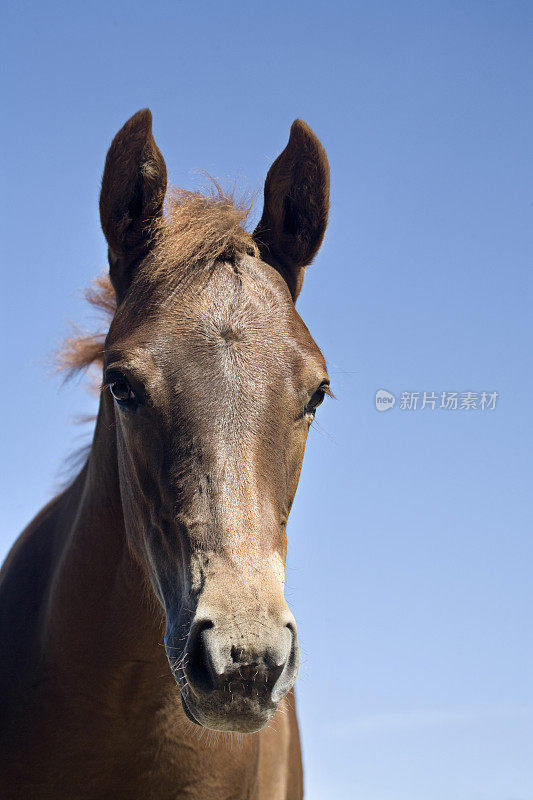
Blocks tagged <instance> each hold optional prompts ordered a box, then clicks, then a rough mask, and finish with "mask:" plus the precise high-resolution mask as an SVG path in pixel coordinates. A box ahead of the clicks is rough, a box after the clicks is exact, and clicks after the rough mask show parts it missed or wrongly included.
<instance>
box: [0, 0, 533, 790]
mask: <svg viewBox="0 0 533 800" xmlns="http://www.w3.org/2000/svg"><path fill="white" fill-rule="evenodd" d="M0 35H1V37H2V40H3V44H2V49H3V61H4V69H3V78H2V83H3V97H4V106H3V119H4V122H3V125H2V132H1V138H2V155H3V158H2V164H3V166H2V171H3V179H2V186H3V191H2V194H1V203H2V208H1V218H2V225H3V233H2V250H3V258H2V261H3V271H4V272H3V278H2V282H3V292H2V306H3V314H2V325H3V329H2V331H3V333H2V338H3V341H4V346H3V363H4V368H3V369H4V380H5V382H6V387H5V389H4V391H3V392H2V405H3V410H2V418H3V428H4V431H3V447H4V457H3V461H4V467H5V470H4V476H3V480H2V487H3V491H4V497H3V501H2V506H1V508H2V522H1V530H0V536H1V539H0V546H1V547H0V549H1V551H2V554H4V553H5V552H6V551H7V549H8V547H9V546H10V544H11V542H12V541H13V540H14V538H15V537H16V535H17V533H18V532H19V531H20V530H21V529H22V527H23V526H24V525H25V524H26V523H27V522H28V521H29V520H30V518H31V517H32V516H33V515H34V513H36V512H37V511H38V509H39V508H40V507H41V505H42V504H44V502H45V501H46V500H47V499H48V498H49V497H50V496H51V494H52V493H53V492H54V490H55V488H56V487H57V485H58V483H59V480H60V472H61V465H62V464H63V462H64V459H65V457H66V456H67V455H68V453H69V452H71V451H72V450H73V449H74V448H75V447H76V446H78V445H79V443H80V437H81V441H84V440H86V439H87V437H88V436H89V435H90V430H89V428H85V429H83V428H76V427H73V426H72V425H71V424H70V422H71V421H72V420H73V419H74V418H75V417H76V416H77V415H80V414H85V413H91V412H92V411H93V410H94V400H93V399H92V398H91V397H90V396H89V395H88V394H87V393H86V391H85V389H84V386H83V382H74V383H72V384H70V385H68V386H66V387H62V386H61V382H60V380H59V379H58V378H57V377H54V376H53V375H52V374H51V370H50V367H49V363H48V359H49V357H50V354H51V353H52V352H53V350H54V348H55V347H56V346H57V345H58V343H59V341H60V340H61V338H62V336H64V335H65V334H66V333H67V332H68V330H69V328H68V322H67V320H68V319H71V320H73V321H76V322H81V323H86V324H90V323H91V322H92V318H91V314H90V312H88V311H87V310H86V308H85V305H84V302H83V299H82V289H83V287H84V286H85V285H86V284H88V282H89V281H90V280H91V279H92V277H93V276H95V275H96V274H97V273H98V272H99V271H101V270H102V269H103V268H104V267H105V263H106V258H105V255H106V248H105V244H104V239H103V236H102V234H101V232H100V229H99V220H98V193H99V181H100V178H101V173H102V168H103V164H104V158H105V154H106V150H107V147H108V145H109V143H110V141H111V138H112V136H113V135H114V134H115V132H116V131H117V130H118V129H119V127H120V126H121V125H122V124H123V123H124V122H125V120H126V119H127V118H128V117H129V116H130V115H131V114H133V113H134V112H135V111H137V110H138V109H139V108H142V107H144V106H149V107H150V108H151V109H152V112H153V115H154V133H155V136H156V139H157V142H158V144H159V147H160V149H161V151H162V152H163V154H164V156H165V158H166V161H167V166H168V168H169V175H170V179H171V181H172V182H173V183H175V184H179V185H184V186H186V187H189V188H191V187H194V186H196V185H198V180H197V177H196V176H195V174H194V172H193V171H194V170H197V169H206V170H208V171H209V172H211V173H212V174H214V175H216V176H218V177H219V178H220V179H221V180H222V181H226V182H232V181H233V179H234V178H235V177H238V179H239V182H240V185H242V186H243V187H244V186H248V187H250V188H251V189H252V190H253V191H257V192H258V195H259V196H260V192H261V189H262V183H263V180H264V176H265V174H266V171H267V169H268V167H269V165H270V163H271V161H272V160H273V159H274V158H275V156H276V155H277V154H278V153H279V152H280V150H281V149H282V148H283V147H284V145H285V143H286V140H287V136H288V132H289V127H290V124H291V122H292V120H293V119H294V118H295V117H302V118H303V119H305V120H306V121H307V122H308V123H309V124H310V125H311V126H312V127H313V128H314V130H315V131H316V133H317V134H318V135H319V137H320V138H321V139H322V141H323V143H324V145H325V147H326V149H327V152H328V155H329V159H330V163H331V169H332V208H331V223H330V226H329V230H328V233H327V236H326V241H325V243H324V246H323V248H322V250H321V253H320V255H319V257H318V258H317V259H316V261H315V263H314V264H313V266H312V267H311V268H310V270H309V272H308V274H307V277H306V281H305V286H304V290H303V293H302V296H301V299H300V301H299V303H298V306H299V311H300V313H301V315H302V316H303V318H304V320H305V321H306V322H307V324H308V326H309V328H310V330H311V332H312V333H313V335H314V336H315V338H316V340H317V341H318V343H319V344H320V345H321V347H322V348H323V351H324V353H325V355H326V358H327V360H328V364H329V368H330V373H331V378H332V384H333V388H334V391H335V393H336V395H337V398H338V399H337V400H336V401H329V400H327V401H326V402H325V403H324V406H323V407H322V408H321V409H320V413H319V415H318V416H317V423H316V425H315V428H314V430H312V431H311V434H310V438H309V444H308V451H307V455H306V460H305V464H304V469H303V473H302V478H301V481H300V488H299V492H298V494H297V499H296V502H295V506H294V509H293V512H292V516H291V520H290V524H289V543H290V549H289V560H288V569H287V583H288V591H287V595H288V599H289V602H290V603H291V606H292V608H293V610H294V612H295V615H296V618H297V621H298V625H299V633H300V640H301V643H302V652H303V656H302V666H301V670H300V676H299V678H298V682H297V689H298V701H299V708H300V719H301V727H302V734H303V744H304V758H305V768H306V781H307V800H330V798H331V800H531V798H533V761H532V758H531V754H532V745H533V686H532V678H531V675H532V671H533V670H532V661H533V637H532V633H533V632H532V623H531V620H532V616H533V615H532V608H531V607H532V600H533V597H532V594H533V592H532V587H531V572H532V558H533V547H532V537H531V533H532V527H533V526H532V513H531V511H532V503H531V479H532V477H533V476H532V472H533V470H532V463H531V459H532V452H533V441H532V438H533V437H532V408H533V401H532V398H533V381H532V377H531V324H530V319H531V314H532V293H531V277H530V276H531V267H532V263H531V262H532V249H533V248H532V211H533V174H532V172H533V170H532V164H533V159H532V155H533V154H532V142H533V103H532V99H533V98H532V84H531V78H532V69H533V46H532V41H533V5H532V4H531V3H529V2H512V1H511V2H488V0H487V2H473V1H472V0H470V1H469V2H468V3H465V2H456V1H455V0H452V1H450V2H434V1H433V2H428V1H427V0H426V1H425V2H402V3H398V2H372V3H370V2H368V3H361V2H353V1H352V2H329V3H326V2H321V3H318V2H314V0H307V2H305V3H304V2H301V0H296V2H292V3H282V2H278V1H277V0H275V1H274V2H270V3H254V2H250V1H248V2H242V3H238V2H224V3H220V2H217V3H215V2H206V1H200V2H196V3H192V2H188V3H181V2H158V1H157V0H156V1H155V2H151V3H147V2H144V3H140V2H137V0H130V2H127V3H126V2H105V3H104V2H84V3H80V2H72V0H70V2H63V3H51V2H42V1H41V2H39V3H37V2H12V3H9V4H7V3H5V4H4V8H3V12H2V30H1V34H0ZM259 210H260V198H259ZM378 389H386V390H388V391H390V392H391V393H393V394H394V395H395V396H396V397H397V402H396V405H395V407H394V408H392V409H390V410H389V411H387V412H385V413H378V411H377V410H376V408H375V403H374V396H375V392H376V390H378ZM404 391H409V392H420V393H421V394H420V399H419V404H420V402H421V400H422V393H423V392H424V391H426V392H435V393H436V394H437V395H438V396H439V401H438V403H437V405H439V404H440V393H441V392H443V391H444V392H452V391H457V392H466V391H470V392H477V393H478V402H479V400H480V393H481V392H483V391H486V392H497V393H498V398H497V403H496V407H495V408H494V409H493V410H491V409H485V410H481V409H480V408H479V407H478V408H475V409H471V410H465V409H461V408H458V409H456V410H453V409H448V410H443V409H439V408H435V410H432V409H431V407H430V406H427V407H426V408H424V409H423V410H422V409H421V408H420V405H419V407H418V408H417V409H416V410H414V409H413V410H408V409H402V408H401V407H400V397H401V393H402V392H404Z"/></svg>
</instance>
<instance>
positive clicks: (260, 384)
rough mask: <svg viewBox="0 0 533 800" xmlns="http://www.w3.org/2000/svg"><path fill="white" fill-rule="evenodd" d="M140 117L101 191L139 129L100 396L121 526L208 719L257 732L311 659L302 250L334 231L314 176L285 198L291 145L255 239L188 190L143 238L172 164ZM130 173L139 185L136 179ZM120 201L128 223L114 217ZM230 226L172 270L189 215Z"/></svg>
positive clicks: (108, 228) (213, 225)
mask: <svg viewBox="0 0 533 800" xmlns="http://www.w3.org/2000/svg"><path fill="white" fill-rule="evenodd" d="M137 116H138V115H137ZM134 120H135V117H134V118H133V120H131V121H130V122H129V123H127V125H126V126H125V129H123V131H122V132H121V133H119V134H118V137H119V139H120V137H121V136H122V139H121V140H120V141H119V142H118V143H117V141H116V140H115V142H114V143H113V145H112V147H111V149H110V153H109V154H108V163H107V164H106V173H105V174H104V181H103V189H102V192H103V194H104V192H106V191H107V192H108V193H109V192H110V191H111V190H110V189H109V187H110V186H111V187H113V186H114V183H115V182H116V179H117V176H116V175H113V174H108V173H109V172H111V173H113V170H116V168H117V165H116V163H115V160H116V158H117V155H116V154H117V153H118V154H120V153H121V152H122V151H123V150H124V149H125V150H126V151H127V152H128V147H130V149H131V148H132V147H133V148H134V147H135V146H138V142H139V140H141V141H142V142H144V144H143V146H142V147H140V150H139V153H140V156H139V157H140V158H141V162H142V158H145V163H144V166H142V165H141V166H142V169H141V170H140V175H141V178H142V176H148V177H149V179H150V181H151V184H150V185H148V186H144V187H143V191H142V192H141V193H140V199H138V200H137V201H136V202H135V203H134V202H132V201H131V198H130V201H129V202H128V203H125V202H124V201H123V200H121V202H120V203H119V204H118V206H117V204H116V203H115V206H116V207H115V206H113V204H112V203H111V202H110V201H109V200H105V201H104V202H103V203H102V202H101V209H103V210H102V223H103V227H104V231H105V232H106V236H107V238H108V242H109V244H110V266H111V278H112V281H113V284H114V286H115V289H116V293H117V301H118V308H117V311H116V314H115V317H114V319H113V322H112V324H111V328H110V331H109V334H108V337H107V341H106V347H105V372H104V383H105V386H106V387H108V391H107V389H106V392H107V395H106V398H105V402H106V403H108V404H113V410H112V411H111V413H112V414H113V415H114V420H115V429H116V441H117V459H118V467H119V477H120V488H121V496H122V505H123V512H124V521H125V527H126V533H127V536H128V540H129V545H130V549H131V551H132V552H133V553H134V554H135V556H136V558H137V560H138V561H139V563H140V564H141V565H142V566H143V568H144V569H145V570H146V573H147V575H148V577H149V579H150V583H151V585H152V587H153V589H154V592H155V594H156V596H157V598H158V599H159V601H160V603H161V605H162V606H163V608H164V611H165V617H166V630H165V647H166V651H167V656H168V659H169V662H170V666H171V669H172V671H173V674H174V676H175V678H176V681H177V682H178V685H179V687H180V691H181V697H182V700H183V705H184V709H185V711H186V713H187V715H188V716H189V718H190V719H191V720H193V721H195V722H198V723H199V724H202V725H204V726H206V727H208V728H212V729H216V730H232V731H241V732H252V731H255V730H259V729H260V728H261V727H263V725H264V724H265V723H266V722H267V721H268V719H269V718H270V717H271V716H272V714H273V713H274V711H275V709H276V707H277V705H278V703H279V702H280V700H281V699H282V697H283V696H284V695H285V694H286V693H287V692H288V691H289V689H290V688H291V687H292V685H293V683H294V680H295V677H296V672H297V668H298V644H297V633H296V625H295V621H294V618H293V616H292V614H291V613H290V611H289V609H288V607H287V604H286V602H285V599H284V596H283V584H284V571H285V558H286V547H287V542H286V531H285V528H286V522H287V517H288V514H289V510H290V507H291V504H292V501H293V498H294V494H295V491H296V487H297V483H298V478H299V473H300V468H301V464H302V459H303V453H304V448H305V441H306V437H307V433H308V430H309V426H310V424H311V422H312V420H313V417H314V414H315V411H316V408H317V406H318V405H319V404H320V402H321V400H322V399H323V397H324V394H326V393H328V383H329V381H328V378H327V373H326V367H325V363H324V359H323V357H322V355H321V353H320V351H319V349H318V347H317V346H316V344H315V343H314V341H313V339H312V338H311V336H310V334H309V332H308V331H307V328H306V327H305V325H304V324H303V322H302V320H301V319H300V317H299V316H298V314H297V312H296V309H295V307H294V299H295V297H296V295H297V293H298V291H299V288H300V286H301V278H302V274H303V267H302V266H301V264H303V263H308V262H309V260H310V258H312V255H313V254H314V252H315V251H316V249H317V247H318V244H319V243H320V241H319V240H320V239H321V237H322V235H323V229H322V231H321V232H320V230H318V231H317V230H315V228H316V208H315V206H314V205H313V203H311V205H312V206H313V208H312V209H311V210H310V211H309V213H307V214H306V213H305V209H306V203H305V198H306V197H308V194H309V187H311V190H312V186H313V181H311V182H310V183H309V181H308V186H307V189H306V192H307V194H306V192H304V193H303V194H302V196H301V197H300V201H299V202H297V203H296V205H295V202H296V201H295V200H294V198H295V197H296V198H298V192H297V191H296V190H293V191H292V194H291V197H292V199H291V201H290V203H288V202H285V201H283V197H282V196H281V194H280V192H281V189H280V187H279V185H278V184H279V183H280V181H279V180H278V179H277V177H276V175H277V169H278V168H276V164H278V162H280V159H281V164H278V167H279V169H280V170H281V172H280V175H281V176H282V178H283V181H286V176H287V169H288V166H289V167H290V165H291V164H292V163H293V160H294V155H291V157H290V158H289V159H288V161H287V158H285V160H283V158H284V154H282V156H280V158H279V159H278V161H277V162H276V163H275V164H274V166H273V168H272V169H271V171H270V173H269V177H268V178H267V184H266V187H265V211H264V213H263V218H262V220H261V222H260V225H259V227H258V229H257V230H258V231H260V233H261V235H260V236H259V235H258V234H257V231H256V244H254V243H253V242H252V239H251V237H250V236H249V235H248V234H246V235H244V234H243V235H244V238H242V236H241V234H242V233H243V232H242V231H241V233H238V232H237V228H235V226H234V224H233V223H230V222H229V221H228V219H226V222H225V223H222V222H221V217H222V216H224V214H226V216H227V214H228V207H227V206H224V204H222V205H221V204H220V202H219V203H218V204H217V203H213V204H211V205H209V204H208V205H206V207H205V208H203V209H202V210H201V213H200V214H199V215H198V213H197V211H198V209H197V207H196V206H195V207H194V208H193V205H194V203H193V204H192V205H191V203H189V204H188V203H187V202H183V201H182V203H181V205H180V206H179V208H177V210H175V213H176V218H177V219H178V223H179V224H177V227H176V226H175V229H173V227H172V214H171V215H170V218H169V219H166V220H163V219H161V220H160V221H159V223H158V224H159V225H160V228H163V229H164V230H165V235H163V236H161V237H159V239H158V238H157V237H155V238H154V239H153V240H146V241H144V240H143V235H144V234H143V231H145V230H146V219H147V218H148V217H150V218H153V217H154V215H155V216H157V215H158V214H159V213H160V210H161V204H160V199H161V197H160V196H161V186H160V183H161V181H160V180H159V183H158V179H157V175H158V174H159V178H161V175H162V172H163V170H162V168H161V162H162V159H161V156H160V154H159V151H158V150H157V148H156V147H155V143H154V142H153V139H152V138H151V131H150V130H149V129H148V128H147V127H146V119H144V118H142V119H141V122H140V123H139V122H138V123H137V124H133V122H134ZM141 123H142V124H141ZM128 126H130V128H128ZM293 130H294V126H293ZM124 131H125V133H124ZM132 131H133V132H134V133H135V136H133V134H132ZM302 131H303V133H305V137H307V138H305V137H303V134H302ZM148 134H149V135H148ZM295 135H296V137H297V138H298V137H299V138H300V139H301V140H302V141H301V142H300V149H302V148H303V152H304V153H306V154H307V156H306V157H307V159H308V163H309V164H311V166H313V165H314V166H315V168H316V169H315V172H316V170H317V169H318V167H316V164H315V161H316V158H315V156H313V155H312V154H311V155H310V154H309V153H310V150H311V149H312V147H311V145H312V144H313V142H314V139H311V138H310V137H313V134H311V133H310V132H309V129H307V128H305V129H302V130H300V129H298V130H297V131H296V134H294V133H293V135H291V140H290V141H289V145H288V146H287V148H286V151H284V153H286V152H287V150H289V151H290V154H291V153H293V151H294V149H295V143H294V141H293V140H294V136H295ZM143 137H144V138H143ZM302 137H303V138H302ZM304 145H305V147H304ZM306 147H307V150H306ZM318 147H319V145H318ZM315 149H316V147H315ZM296 150H298V148H297V147H296ZM321 152H323V151H321ZM113 154H114V155H113ZM143 154H144V155H143ZM146 154H148V155H146ZM319 154H320V153H319ZM315 155H316V154H315ZM110 158H111V164H110V163H109V162H110ZM324 158H325V156H324ZM146 159H148V160H147V161H146ZM159 159H161V161H159ZM313 159H315V160H313ZM121 160H122V164H123V163H124V161H125V159H124V157H122V159H121ZM130 162H131V163H134V159H133V157H132V158H130V159H128V163H130ZM295 163H296V164H297V169H296V167H295V168H294V170H293V171H296V172H297V173H298V174H300V172H301V171H302V166H301V164H300V162H299V161H298V160H297V159H296V162H295ZM163 164H164V162H163ZM326 164H327V162H326ZM275 168H276V169H275ZM273 170H274V172H273ZM302 174H305V175H307V177H309V169H308V170H307V171H305V170H304V171H303V173H302ZM106 176H107V177H106ZM154 176H155V177H154ZM143 179H144V178H143ZM122 183H123V185H129V186H131V187H133V189H134V191H137V188H136V187H137V186H138V181H137V182H135V181H134V180H133V179H130V180H127V181H126V180H123V181H122ZM291 185H292V184H291ZM296 185H297V187H300V183H298V181H297V182H296ZM154 186H155V189H154ZM106 187H107V188H106ZM281 188H283V190H284V191H288V189H287V187H286V186H285V187H281ZM293 188H294V187H293ZM289 189H290V186H289ZM111 194H112V192H111ZM315 194H316V193H315ZM318 194H320V192H318ZM280 197H281V200H280ZM302 198H303V199H302ZM308 199H309V198H308ZM189 200H191V198H189ZM113 202H114V201H113ZM191 202H192V201H191ZM314 202H315V205H316V197H314ZM308 205H309V203H308ZM110 206H111V211H110ZM123 209H126V212H125V213H126V218H127V220H129V223H128V225H125V223H124V221H122V224H121V225H118V227H117V223H116V220H117V218H119V217H120V212H121V210H123ZM133 209H135V210H136V213H137V217H138V218H142V220H145V222H144V223H143V224H140V223H138V218H136V217H135V214H134V212H133ZM154 209H155V211H154ZM158 209H159V210H158ZM195 209H196V210H195ZM326 211H327V209H326ZM279 214H281V218H279ZM139 215H140V216H139ZM215 217H216V221H215ZM323 217H324V214H322V218H323ZM152 221H153V220H152ZM220 225H222V228H223V229H224V230H225V231H226V238H225V240H224V247H223V248H222V251H228V250H229V251H230V252H218V253H217V256H218V257H217V258H214V259H211V260H209V259H206V258H203V259H199V258H197V259H196V260H195V261H191V260H190V259H187V260H186V261H185V260H183V259H182V260H181V263H180V264H175V265H174V268H173V266H172V254H173V253H174V250H172V248H171V249H170V251H169V249H168V247H169V231H170V233H171V234H172V232H173V231H174V232H175V233H176V237H177V240H178V242H177V246H178V249H179V244H180V241H179V239H180V236H179V232H180V231H181V232H184V231H190V230H191V227H192V228H193V229H194V230H195V231H196V234H195V235H196V236H197V237H198V238H199V239H200V240H202V238H203V240H209V237H210V236H211V235H212V232H213V230H214V229H216V230H218V231H219V234H220V230H221V228H220ZM232 225H233V227H232ZM113 226H115V227H113ZM128 226H129V227H128ZM195 226H196V227H195ZM217 226H219V227H217ZM306 226H307V227H306ZM324 227H325V221H324ZM128 230H129V233H127V231H128ZM239 230H240V229H239ZM276 230H278V232H279V235H278V239H277V240H276V241H274V240H269V238H268V237H269V236H270V235H271V234H272V232H273V231H276ZM125 231H126V232H125ZM246 236H248V237H249V238H250V242H252V244H251V245H250V242H249V243H248V244H249V245H250V246H243V242H244V243H246V241H247V240H246ZM284 237H285V238H284ZM219 239H220V235H219ZM219 239H217V241H219ZM280 241H281V244H280V243H279V242H280ZM317 241H318V244H317ZM266 242H268V243H266ZM198 247H199V248H200V252H201V253H204V254H205V250H202V249H201V248H202V244H201V242H199V243H198ZM291 248H292V249H291ZM218 249H219V250H220V249H221V248H220V247H219V248H218ZM215 252H216V249H214V248H213V247H211V251H210V253H211V255H213V254H214V253H215ZM273 253H275V254H274V255H273ZM267 258H268V260H267ZM299 264H300V266H299ZM169 267H170V268H169Z"/></svg>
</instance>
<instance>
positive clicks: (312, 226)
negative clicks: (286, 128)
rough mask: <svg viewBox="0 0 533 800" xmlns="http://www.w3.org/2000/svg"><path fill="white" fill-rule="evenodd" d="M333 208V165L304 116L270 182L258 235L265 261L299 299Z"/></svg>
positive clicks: (295, 126) (295, 125) (270, 174)
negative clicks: (331, 193) (307, 268)
mask: <svg viewBox="0 0 533 800" xmlns="http://www.w3.org/2000/svg"><path fill="white" fill-rule="evenodd" d="M328 211H329V165H328V159H327V156H326V152H325V150H324V148H323V147H322V145H321V144H320V142H319V140H318V139H317V137H316V136H315V134H314V133H313V131H312V130H311V128H310V127H309V126H308V125H306V124H305V122H303V121H302V120H301V119H297V120H295V121H294V122H293V124H292V127H291V133H290V137H289V142H288V144H287V146H286V148H285V150H284V151H283V152H282V153H281V155H280V156H278V158H277V159H276V160H275V161H274V163H273V164H272V166H271V167H270V170H269V172H268V175H267V178H266V181H265V204H264V208H263V216H262V217H261V221H260V222H259V225H258V226H257V228H256V229H255V231H254V239H255V241H256V243H257V245H258V247H259V250H260V252H261V258H262V259H263V261H266V262H268V263H269V264H271V265H272V266H273V267H275V268H276V269H277V270H278V272H280V273H281V275H282V276H283V277H284V278H285V281H286V282H287V285H288V287H289V289H290V292H291V294H292V297H293V299H294V300H296V298H297V297H298V294H299V293H300V289H301V288H302V281H303V277H304V272H305V267H306V266H308V264H310V263H311V261H312V260H313V258H314V257H315V255H316V254H317V252H318V248H319V247H320V245H321V244H322V239H323V238H324V233H325V231H326V225H327V222H328Z"/></svg>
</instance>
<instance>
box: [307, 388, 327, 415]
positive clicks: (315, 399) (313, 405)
mask: <svg viewBox="0 0 533 800" xmlns="http://www.w3.org/2000/svg"><path fill="white" fill-rule="evenodd" d="M325 394H326V391H325V389H323V388H322V387H320V388H319V389H317V390H316V392H315V393H314V395H313V396H312V397H311V399H310V400H309V402H308V404H307V405H306V407H305V413H306V414H314V413H315V411H316V410H317V408H318V406H319V405H320V404H321V403H322V401H323V400H324V396H325Z"/></svg>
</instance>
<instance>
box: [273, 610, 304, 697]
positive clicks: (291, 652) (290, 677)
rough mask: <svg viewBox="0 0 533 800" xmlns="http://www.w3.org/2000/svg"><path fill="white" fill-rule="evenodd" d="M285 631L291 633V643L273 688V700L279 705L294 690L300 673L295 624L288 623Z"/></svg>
mask: <svg viewBox="0 0 533 800" xmlns="http://www.w3.org/2000/svg"><path fill="white" fill-rule="evenodd" d="M285 629H287V630H288V631H289V634H290V641H289V643H288V644H289V647H288V651H287V655H286V658H285V662H284V664H283V666H282V668H281V670H280V673H279V676H278V678H277V680H276V682H275V684H274V686H273V687H272V700H273V701H274V702H275V703H279V701H280V700H281V698H282V697H283V696H284V695H286V694H287V692H288V691H289V689H291V688H292V686H293V684H294V681H295V680H296V675H297V673H298V660H299V658H298V634H297V632H296V625H295V624H294V622H288V623H287V625H285Z"/></svg>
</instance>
